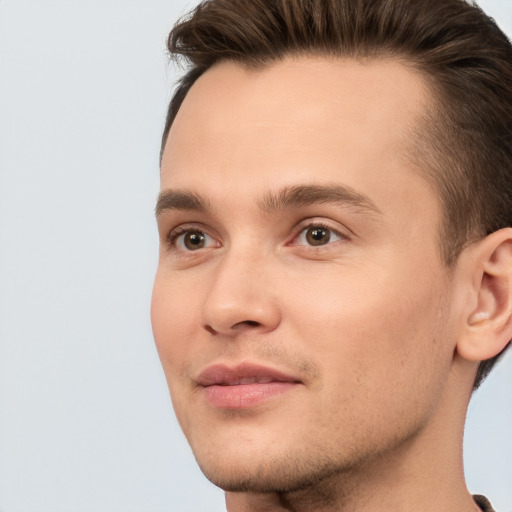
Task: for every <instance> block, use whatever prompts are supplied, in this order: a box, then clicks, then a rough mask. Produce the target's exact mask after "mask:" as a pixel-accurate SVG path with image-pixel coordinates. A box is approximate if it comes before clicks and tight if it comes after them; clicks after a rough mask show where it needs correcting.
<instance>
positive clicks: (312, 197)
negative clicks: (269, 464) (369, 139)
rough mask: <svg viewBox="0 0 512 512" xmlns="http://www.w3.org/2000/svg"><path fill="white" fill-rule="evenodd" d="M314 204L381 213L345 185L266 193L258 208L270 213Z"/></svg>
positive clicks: (314, 186)
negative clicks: (350, 207)
mask: <svg viewBox="0 0 512 512" xmlns="http://www.w3.org/2000/svg"><path fill="white" fill-rule="evenodd" d="M314 204H336V205H340V206H347V205H350V206H353V207H356V208H358V209H361V210H366V211H368V212H370V213H381V211H380V210H379V208H377V205H376V204H375V203H374V202H373V201H372V200H371V199H370V198H369V197H367V196H365V195H363V194H360V193H359V192H356V191H355V190H353V189H352V188H350V187H347V186H346V185H338V184H329V185H297V186H293V187H285V188H283V189H282V190H280V191H279V192H277V193H272V192H269V193H267V194H266V195H265V196H264V197H263V199H262V200H261V201H260V208H261V209H262V210H263V211H265V212H267V213H272V212H274V211H276V210H284V209H286V208H300V207H304V206H311V205H314Z"/></svg>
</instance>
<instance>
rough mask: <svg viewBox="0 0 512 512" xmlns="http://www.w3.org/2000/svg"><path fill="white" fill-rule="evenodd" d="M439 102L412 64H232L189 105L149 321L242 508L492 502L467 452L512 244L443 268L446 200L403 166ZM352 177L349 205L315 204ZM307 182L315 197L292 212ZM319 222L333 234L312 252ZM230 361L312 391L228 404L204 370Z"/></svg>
mask: <svg viewBox="0 0 512 512" xmlns="http://www.w3.org/2000/svg"><path fill="white" fill-rule="evenodd" d="M429 94H430V93H429V91H428V89H427V87H426V85H425V83H424V81H423V79H422V77H421V76H420V75H418V74H416V73H415V72H413V71H411V70H410V69H408V68H407V67H405V66H404V65H402V64H401V63H400V62H396V61H385V60H375V61H371V62H365V63H362V62H356V61H352V60H333V59H330V60H329V59H323V58H319V57H315V58H313V57H300V58H295V59H291V58H289V59H286V60H284V61H282V62H280V63H277V64H272V65H269V66H267V67H265V68H263V69H259V70H247V69H243V68H242V67H240V66H238V65H236V64H233V63H226V62H225V63H221V64H218V65H216V66H215V67H213V68H212V69H210V70H209V71H207V72H206V73H205V74H204V75H203V76H202V77H201V78H199V80H198V81H197V82H196V84H195V85H194V86H193V87H192V89H191V90H190V92H189V94H188V96H187V97H186V99H185V101H184V103H183V105H182V107H181V109H180V111H179V113H178V116H177V118H176V120H175V122H174V124H173V126H172V129H171V132H170V136H169V139H168V141H167V144H166V146H165V150H164V153H163V159H162V170H161V190H162V196H161V201H160V203H159V207H158V208H157V210H158V211H157V213H158V215H157V220H158V229H159V233H160V240H161V246H160V260H159V265H158V271H157V274H156V278H155V285H154V294H153V302H152V322H153V329H154V336H155V340H156V344H157V348H158V351H159V355H160V358H161V361H162V365H163V368H164V371H165V374H166V378H167V381H168V385H169V389H170V393H171V397H172V401H173V405H174V408H175V411H176V415H177V418H178V420H179V422H180V425H181V427H182V429H183V431H184V433H185V435H186V437H187V439H188V441H189V443H190V445H191V447H192V450H193V452H194V454H195V457H196V459H197V461H198V463H199V465H200V467H201V469H202V470H203V472H204V473H205V474H206V476H207V477H208V478H210V479H211V480H212V481H213V482H214V483H215V484H216V485H218V486H220V487H222V488H223V489H225V490H226V491H227V495H226V496H227V497H226V502H227V506H228V510H229V511H230V512H239V511H246V510H247V511H249V510H250V511H267V510H269V511H270V510H272V511H277V510H294V511H303V510H314V511H316V512H319V511H331V510H333V511H334V510H336V511H350V512H358V511H367V510H369V511H375V510H378V511H394V512H400V511H410V510H415V511H427V510H436V511H447V512H448V511H451V512H453V511H474V510H476V507H475V504H474V502H473V500H472V498H471V496H470V494H469V493H468V491H467V489H466V486H465V483H464V477H463V469H462V456H461V450H462V448H461V445H462V431H463V425H464V417H465V411H466V407H467V403H468V400H469V397H470V394H471V387H472V380H473V378H474V375H475V372H476V367H477V361H476V359H478V357H479V352H478V349H474V347H475V346H477V347H478V344H477V343H476V342H474V343H473V345H471V343H470V342H471V340H473V338H471V337H470V336H469V335H467V331H468V329H469V328H468V325H470V324H471V321H470V319H471V318H472V316H471V315H475V314H476V313H475V312H478V311H479V308H480V307H481V306H482V307H485V308H487V309H489V308H488V306H490V308H491V309H492V307H493V306H494V305H496V304H497V301H495V300H494V299H493V295H492V293H490V294H487V295H485V297H486V301H487V302H485V301H481V300H480V299H479V295H478V294H479V287H480V283H481V282H482V274H483V273H485V269H484V263H483V262H484V261H485V258H486V257H488V256H489V255H490V254H491V253H493V251H494V250H495V247H496V246H498V245H499V243H502V239H506V238H507V237H506V236H504V237H502V238H500V239H499V240H494V239H493V240H494V242H495V243H494V245H492V244H491V243H490V242H486V243H487V245H485V243H484V244H483V245H478V244H476V245H475V246H474V247H470V248H468V249H466V250H465V251H464V252H463V254H462V255H461V257H460V258H459V260H458V262H457V265H456V266H455V268H450V269H449V268H447V267H446V265H445V264H444V262H443V261H442V258H441V255H440V250H439V235H438V233H439V226H440V222H441V214H442V209H441V205H440V204H439V201H438V199H437V197H436V196H435V193H434V192H433V190H432V188H431V187H430V186H429V185H428V184H427V183H426V181H424V179H423V178H422V177H421V173H420V172H418V170H417V169H414V168H413V166H412V164H411V163H410V162H409V161H408V160H407V158H406V157H405V156H404V155H405V154H406V153H407V149H408V147H409V143H410V137H411V135H410V133H411V131H412V130H411V128H412V127H413V126H414V123H416V122H417V120H418V118H419V117H420V116H421V113H422V112H423V111H424V109H425V108H427V107H428V103H429V99H430V96H429ZM335 186H336V187H339V188H342V189H343V190H344V191H345V192H347V193H346V194H345V197H344V198H342V200H340V198H339V197H338V199H337V200H335V201H333V197H331V196H330V197H328V198H325V197H324V198H323V199H322V200H321V201H319V200H318V197H317V198H316V199H315V198H313V199H311V197H312V195H313V196H315V193H316V191H317V189H315V188H312V187H324V188H327V189H329V190H332V189H333V187H335ZM294 187H295V188H296V187H305V188H304V190H303V193H304V194H303V195H305V196H306V197H309V198H310V199H309V200H308V201H305V202H306V203H308V204H297V201H293V200H292V201H289V202H288V203H286V201H285V202H284V203H285V204H279V205H276V203H279V202H280V201H279V198H281V199H282V198H283V191H286V190H288V191H290V190H294ZM322 190H324V189H322ZM171 191H180V192H184V191H186V192H187V193H193V194H196V196H201V197H202V198H203V199H204V203H205V204H204V205H203V206H204V207H202V208H198V205H197V204H191V202H190V201H188V202H186V201H185V202H184V201H183V200H182V199H180V197H181V196H180V197H178V199H177V198H176V194H174V195H173V194H172V193H171ZM339 191H340V190H337V192H339ZM324 192H325V190H324ZM308 194H309V195H308ZM320 195H321V194H320ZM331 195H332V194H331ZM269 196H272V197H273V198H274V202H273V203H272V202H271V201H269V199H268V198H269ZM169 197H170V198H171V199H169ZM166 198H167V199H168V200H167V201H166ZM281 202H283V201H281ZM269 203H270V204H269ZM309 203H311V204H309ZM311 226H313V227H315V226H316V227H318V226H323V229H325V230H326V231H327V232H328V233H330V235H331V238H330V240H328V241H327V242H326V243H323V242H322V244H321V245H311V243H310V240H311V237H310V238H308V237H307V236H306V235H308V234H310V235H311V230H310V231H308V228H311ZM190 232H193V233H196V232H200V233H202V234H204V235H203V236H204V237H205V238H204V245H203V246H202V247H199V248H197V249H196V248H194V246H191V247H192V249H190V248H189V247H187V245H186V244H185V242H186V241H187V239H186V237H187V233H190ZM495 238H496V237H495ZM509 238H510V237H509ZM509 245H510V244H508V245H507V247H508V246H509ZM484 249H485V250H484ZM486 251H487V252H486ZM504 252H505V255H504V256H503V258H504V259H506V257H508V256H509V255H508V253H506V251H505V250H504ZM509 252H510V251H509ZM507 255H508V256H507ZM509 266H510V265H509ZM475 269H478V272H477V271H476V270H475ZM494 288H496V287H494ZM494 288H493V289H494ZM489 297H490V298H489ZM500 304H501V303H500ZM500 307H501V306H500ZM496 308H497V309H499V307H498V306H496ZM480 309H481V308H480ZM483 316H485V315H481V314H480V316H478V318H477V317H474V318H475V322H473V324H471V325H480V323H481V322H480V320H481V318H482V317H483ZM491 316H492V315H491ZM468 319H469V320H468ZM477 320H478V321H477ZM484 321H488V316H487V317H486V319H485V320H484ZM475 329H476V328H474V329H473V331H475ZM473 331H471V332H473ZM505 335H506V334H505ZM505 335H504V336H505ZM464 340H469V341H466V344H465V345H464ZM475 343H476V345H475ZM459 344H460V345H461V346H462V348H463V350H462V352H464V350H465V352H464V356H465V357H462V356H461V355H460V353H459V352H461V351H459V350H458V345H459ZM497 345H498V343H496V346H497ZM471 347H473V349H472V348H471ZM471 350H473V352H471ZM493 350H494V349H493ZM496 350H498V348H496ZM491 351H492V350H491ZM216 363H222V364H226V365H236V364H239V363H257V364H260V365H265V366H269V367H271V368H274V369H277V370H279V371H281V372H283V373H286V374H289V375H293V376H294V377H295V378H296V380H297V381H299V384H297V385H294V386H292V389H290V390H289V391H287V392H285V393H282V394H279V395H277V396H272V397H270V398H269V399H268V400H265V401H264V402H263V403H261V404H257V405H256V406H253V407H246V408H243V409H223V408H219V407H215V406H213V405H212V404H211V403H210V402H209V401H208V400H207V399H206V398H205V393H204V389H203V388H201V387H198V385H197V378H198V376H199V375H200V373H201V372H202V371H203V370H204V369H205V368H207V367H208V366H209V365H212V364H216Z"/></svg>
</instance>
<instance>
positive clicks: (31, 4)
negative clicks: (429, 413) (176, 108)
mask: <svg viewBox="0 0 512 512" xmlns="http://www.w3.org/2000/svg"><path fill="white" fill-rule="evenodd" d="M481 3H482V5H483V6H484V8H486V9H487V10H488V12H490V13H491V14H493V15H494V16H495V17H496V18H497V19H498V21H499V23H500V24H501V26H502V27H503V28H504V29H505V30H506V31H507V32H508V33H509V34H512V3H511V1H510V0H501V1H500V0H488V1H485V2H484V1H482V2H481ZM192 4H193V2H185V1H183V0H179V1H173V0H167V1H159V0H96V1H95V0H87V1H86V0H83V1H79V0H74V1H72V0H60V1H57V0H32V1H30V0H10V1H9V0H0V510H1V511H2V512H82V511H83V512H132V511H133V512H157V511H176V512H186V511H191V512H192V511H194V512H197V511H200V510H204V511H206V510H207V511H213V512H215V511H221V510H223V496H222V493H221V492H220V491H218V490H217V489H215V488H214V487H213V486H212V485H211V484H209V483H208V482H207V481H206V480H205V479H204V477H203V476H202V475H201V473H200V472H199V470H198V469H197V468H196V465H195V462H194V460H193V457H192V455H191V453H190V451H189V448H188V446H187V444H186V442H185V441H184V438H183V436H182V434H181V432H180V431H179V428H178V426H177V424H176V421H175V420H174V417H173V414H172V412H171V405H170V401H169V398H168V395H167V388H166V384H165V381H164V377H163V374H162V371H161V369H160V366H159V362H158V358H157V355H156V351H155V349H154V346H153V341H152V337H151V328H150V322H149V303H150V294H151V284H152V278H153V274H154V270H155V266H156V260H157V236H156V229H155V225H154V219H153V206H154V201H155V197H156V194H157V190H158V151H159V139H160V132H161V129H162V126H163V120H164V111H165V107H166V104H167V101H168V99H169V96H170V90H171V86H172V84H173V82H174V80H175V75H174V73H175V70H174V69H173V68H171V67H168V66H167V58H166V56H165V52H164V41H165V37H166V34H167V32H168V31H169V29H170V27H171V26H172V23H173V22H174V20H175V19H176V18H177V17H178V16H179V15H181V14H183V13H184V12H185V11H186V8H187V7H188V6H191V5H192ZM511 392H512V354H508V356H507V358H506V360H505V361H504V362H503V363H502V364H501V365H500V366H499V367H498V368H497V369H496V371H495V372H494V374H492V375H491V377H490V378H489V380H488V382H487V383H486V384H485V385H484V386H483V388H482V389H481V391H479V392H478V393H477V395H476V397H475V398H474V400H473V402H472V404H471V408H470V413H469V422H468V427H467V433H466V457H465V461H466V469H467V471H466V472H467V479H468V484H469V487H470V489H471V490H472V491H473V492H483V493H486V494H488V495H489V496H490V497H491V498H492V500H493V501H494V503H495V506H496V507H497V508H498V509H499V510H500V511H501V512H512V399H511ZM234 442H236V440H234Z"/></svg>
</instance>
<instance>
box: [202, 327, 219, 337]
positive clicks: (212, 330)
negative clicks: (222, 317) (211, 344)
mask: <svg viewBox="0 0 512 512" xmlns="http://www.w3.org/2000/svg"><path fill="white" fill-rule="evenodd" d="M204 328H205V329H206V330H207V331H208V332H209V333H210V334H213V335H214V336H215V335H216V334H217V331H216V330H215V329H214V328H213V327H212V326H211V325H205V326H204Z"/></svg>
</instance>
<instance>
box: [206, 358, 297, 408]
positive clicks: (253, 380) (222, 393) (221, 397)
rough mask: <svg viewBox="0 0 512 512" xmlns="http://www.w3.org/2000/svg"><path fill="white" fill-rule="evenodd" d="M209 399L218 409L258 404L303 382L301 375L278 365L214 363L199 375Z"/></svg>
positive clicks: (248, 406) (207, 399)
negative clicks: (287, 371) (286, 371)
mask: <svg viewBox="0 0 512 512" xmlns="http://www.w3.org/2000/svg"><path fill="white" fill-rule="evenodd" d="M197 384H198V386H199V387H200V388H202V390H203V392H204V395H205V398H206V401H207V402H208V403H209V404H210V405H211V406H213V407H216V408H219V409H248V408H251V407H256V406H258V405H261V404H263V403H265V402H268V401H269V400H272V399H274V398H277V397H278V396H280V395H283V394H285V393H288V392H290V391H292V390H293V389H294V388H296V387H297V386H299V385H300V384H302V382H301V381H300V379H298V378H296V377H294V376H292V375H287V374H286V373H283V372H280V371H278V370H276V369H273V368H269V367H265V366H260V365H254V364H241V365H238V366H235V367H229V366H227V365H220V364H218V365H212V366H209V367H208V368H206V369H205V370H204V371H203V372H202V373H201V374H200V375H199V377H198V379H197Z"/></svg>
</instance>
